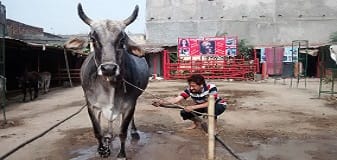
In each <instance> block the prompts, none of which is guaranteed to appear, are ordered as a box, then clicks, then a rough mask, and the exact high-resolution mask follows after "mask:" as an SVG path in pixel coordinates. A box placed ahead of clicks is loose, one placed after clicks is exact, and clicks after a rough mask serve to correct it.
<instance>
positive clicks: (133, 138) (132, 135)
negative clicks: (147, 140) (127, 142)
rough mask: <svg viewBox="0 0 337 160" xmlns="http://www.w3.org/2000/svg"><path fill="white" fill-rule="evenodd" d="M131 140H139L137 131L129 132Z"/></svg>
mask: <svg viewBox="0 0 337 160" xmlns="http://www.w3.org/2000/svg"><path fill="white" fill-rule="evenodd" d="M131 137H132V140H139V139H140V136H139V134H138V132H134V133H131Z"/></svg>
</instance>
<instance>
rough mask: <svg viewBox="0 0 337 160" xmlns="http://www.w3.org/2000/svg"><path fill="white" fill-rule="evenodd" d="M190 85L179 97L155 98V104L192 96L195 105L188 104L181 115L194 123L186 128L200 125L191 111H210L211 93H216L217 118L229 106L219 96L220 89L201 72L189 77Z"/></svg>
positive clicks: (174, 101)
mask: <svg viewBox="0 0 337 160" xmlns="http://www.w3.org/2000/svg"><path fill="white" fill-rule="evenodd" d="M187 83H188V87H187V88H186V89H185V90H184V91H183V92H181V93H180V94H179V95H178V96H177V97H169V98H166V99H165V100H155V101H154V104H156V105H155V106H159V105H169V104H176V103H179V102H181V101H182V100H186V99H187V98H188V97H191V98H192V100H193V102H194V105H190V106H186V107H185V108H184V109H183V110H181V111H180V115H181V117H182V119H183V120H187V119H188V120H191V121H192V122H193V123H192V125H191V126H189V127H188V128H186V129H195V128H197V127H198V126H199V125H200V122H199V121H198V120H197V118H196V117H195V116H194V115H193V114H192V113H191V112H192V111H197V112H200V113H207V111H208V97H209V95H214V98H215V105H214V106H215V109H214V112H215V113H214V114H215V120H216V119H217V116H219V115H220V114H222V113H223V112H224V111H225V110H226V107H227V103H226V101H225V100H224V99H221V98H220V97H219V96H218V90H217V88H216V86H215V85H214V84H210V83H206V81H205V78H204V77H203V76H202V75H200V74H193V75H191V76H190V77H188V78H187ZM195 115H197V116H201V114H198V113H196V114H195ZM216 122H217V121H215V127H216V128H217V123H216Z"/></svg>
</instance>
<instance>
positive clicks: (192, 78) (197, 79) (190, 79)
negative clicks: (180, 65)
mask: <svg viewBox="0 0 337 160" xmlns="http://www.w3.org/2000/svg"><path fill="white" fill-rule="evenodd" d="M187 82H188V83H191V82H195V83H196V84H197V85H203V84H205V78H204V77H203V76H202V75H200V74H193V75H191V76H190V77H188V78H187Z"/></svg>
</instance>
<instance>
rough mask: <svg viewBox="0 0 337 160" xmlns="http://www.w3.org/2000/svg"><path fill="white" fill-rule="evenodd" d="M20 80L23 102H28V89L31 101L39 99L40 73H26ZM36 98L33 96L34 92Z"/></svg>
mask: <svg viewBox="0 0 337 160" xmlns="http://www.w3.org/2000/svg"><path fill="white" fill-rule="evenodd" d="M17 79H18V84H19V88H21V90H22V93H23V99H22V101H23V102H25V101H26V94H27V89H28V91H29V96H30V100H33V99H35V98H37V97H38V95H39V81H41V76H40V74H39V73H38V72H35V71H32V72H27V71H25V72H24V73H23V74H22V75H21V76H20V77H18V78H17ZM32 89H33V90H34V96H33V90H32Z"/></svg>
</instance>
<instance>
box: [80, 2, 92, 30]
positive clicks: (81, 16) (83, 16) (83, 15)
mask: <svg viewBox="0 0 337 160" xmlns="http://www.w3.org/2000/svg"><path fill="white" fill-rule="evenodd" d="M77 12H78V15H79V16H80V18H81V19H82V21H83V22H84V23H86V24H88V25H89V26H90V24H91V22H92V20H91V19H90V18H89V17H87V15H85V13H84V12H83V9H82V5H81V3H78V5H77Z"/></svg>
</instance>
